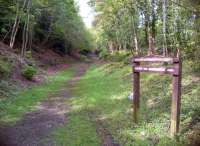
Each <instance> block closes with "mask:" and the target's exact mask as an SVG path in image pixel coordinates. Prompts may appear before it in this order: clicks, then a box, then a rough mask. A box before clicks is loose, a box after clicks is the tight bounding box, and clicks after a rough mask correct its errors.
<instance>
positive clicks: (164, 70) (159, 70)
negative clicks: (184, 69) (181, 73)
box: [134, 66, 175, 74]
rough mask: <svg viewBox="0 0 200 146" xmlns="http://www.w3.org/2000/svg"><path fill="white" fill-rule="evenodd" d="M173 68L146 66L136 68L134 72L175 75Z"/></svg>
mask: <svg viewBox="0 0 200 146" xmlns="http://www.w3.org/2000/svg"><path fill="white" fill-rule="evenodd" d="M174 70H175V69H174V68H173V67H145V66H135V67H134V72H152V73H161V74H174Z"/></svg>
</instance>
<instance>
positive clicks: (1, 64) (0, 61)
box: [0, 57, 12, 78]
mask: <svg viewBox="0 0 200 146" xmlns="http://www.w3.org/2000/svg"><path fill="white" fill-rule="evenodd" d="M11 71H12V64H11V63H10V61H9V60H7V59H6V58H3V57H0V75H1V77H0V78H2V77H9V75H10V73H11Z"/></svg>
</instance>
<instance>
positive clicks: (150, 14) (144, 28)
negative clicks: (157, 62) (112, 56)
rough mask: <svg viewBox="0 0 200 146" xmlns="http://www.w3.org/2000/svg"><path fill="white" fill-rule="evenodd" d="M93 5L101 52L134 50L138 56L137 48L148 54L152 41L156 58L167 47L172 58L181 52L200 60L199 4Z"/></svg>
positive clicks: (130, 1)
mask: <svg viewBox="0 0 200 146" xmlns="http://www.w3.org/2000/svg"><path fill="white" fill-rule="evenodd" d="M90 2H91V6H93V8H94V9H95V11H96V12H97V16H96V19H95V23H94V24H95V31H96V33H95V35H96V41H97V48H98V49H101V50H103V49H105V48H107V49H108V50H109V51H118V50H120V51H121V50H132V51H133V52H134V53H135V52H136V46H137V44H138V48H139V52H140V53H141V54H147V51H148V50H150V49H149V48H150V47H149V46H150V43H149V42H151V41H150V38H151V37H153V38H154V40H155V52H156V54H163V48H165V47H166V48H167V49H168V52H169V55H174V54H176V52H177V48H179V49H180V51H181V53H182V54H183V56H184V58H185V59H192V60H193V61H194V60H195V61H198V60H199V59H200V57H199V56H200V55H199V52H200V51H199V50H200V49H199V46H200V43H199V42H200V40H199V38H200V37H199V36H200V29H199V24H200V9H199V7H200V4H199V2H198V1H192V0H183V1H166V3H165V4H164V0H150V1H148V0H117V1H116V0H106V1H101V2H100V1H99V0H90ZM188 3H190V5H188ZM164 7H166V8H167V10H166V12H165V11H164ZM165 16H166V24H164V18H165ZM165 36H166V37H165ZM135 40H137V43H136V41H135ZM165 40H166V42H165ZM197 63H198V62H197ZM198 64H199V63H198Z"/></svg>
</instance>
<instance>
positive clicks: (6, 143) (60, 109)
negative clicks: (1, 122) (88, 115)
mask: <svg viewBox="0 0 200 146" xmlns="http://www.w3.org/2000/svg"><path fill="white" fill-rule="evenodd" d="M89 66H90V64H89V63H77V64H74V66H73V67H74V68H75V70H76V73H75V76H74V77H73V78H72V79H71V80H70V81H69V82H68V83H66V84H65V85H64V87H63V88H61V89H60V91H58V92H57V93H50V94H49V98H48V100H46V101H44V102H43V103H41V104H40V105H38V106H37V111H36V112H33V113H29V114H27V115H25V117H24V119H23V120H22V121H19V122H18V123H17V124H15V125H13V126H10V127H6V128H0V146H56V144H55V142H54V141H53V140H52V139H51V132H52V131H54V130H55V129H56V128H58V127H61V126H63V125H64V124H66V123H67V121H68V117H67V112H68V111H69V110H70V107H69V106H68V105H67V103H66V99H67V98H70V92H71V91H70V90H73V88H74V87H75V86H76V83H77V82H78V81H79V80H80V78H81V76H83V75H84V73H85V72H86V71H87V69H88V68H89ZM97 133H98V134H99V137H100V138H101V140H102V145H103V146H118V145H117V144H114V143H113V139H112V137H111V135H110V134H109V133H108V132H107V131H106V129H104V128H103V127H101V124H99V123H97Z"/></svg>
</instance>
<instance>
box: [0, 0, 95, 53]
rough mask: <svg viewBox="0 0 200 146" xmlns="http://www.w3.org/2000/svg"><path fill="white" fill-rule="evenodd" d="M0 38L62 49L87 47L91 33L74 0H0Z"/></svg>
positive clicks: (17, 45)
mask: <svg viewBox="0 0 200 146" xmlns="http://www.w3.org/2000/svg"><path fill="white" fill-rule="evenodd" d="M0 8H1V12H0V17H1V18H0V28H1V29H0V35H1V41H3V42H5V43H7V44H9V45H10V47H11V48H20V52H21V55H22V56H25V54H26V52H27V51H28V50H32V49H35V48H34V47H36V48H37V47H45V48H58V49H60V51H61V53H69V54H70V53H71V51H72V50H73V49H77V50H81V49H88V48H91V47H92V46H91V45H90V41H91V36H90V33H89V32H88V30H87V29H86V28H85V25H84V23H83V21H82V18H81V17H80V16H79V14H78V11H79V10H78V6H77V5H76V4H75V2H74V0H16V1H15V0H1V1H0Z"/></svg>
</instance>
